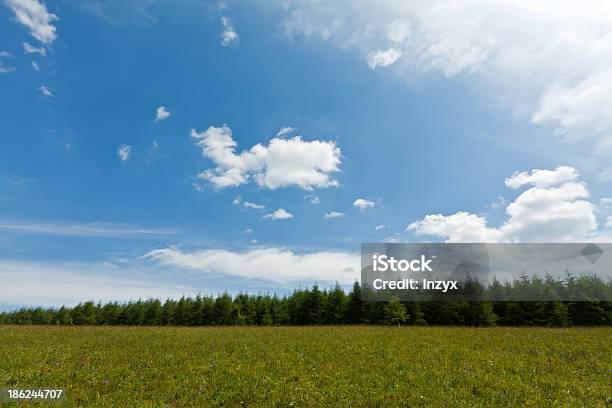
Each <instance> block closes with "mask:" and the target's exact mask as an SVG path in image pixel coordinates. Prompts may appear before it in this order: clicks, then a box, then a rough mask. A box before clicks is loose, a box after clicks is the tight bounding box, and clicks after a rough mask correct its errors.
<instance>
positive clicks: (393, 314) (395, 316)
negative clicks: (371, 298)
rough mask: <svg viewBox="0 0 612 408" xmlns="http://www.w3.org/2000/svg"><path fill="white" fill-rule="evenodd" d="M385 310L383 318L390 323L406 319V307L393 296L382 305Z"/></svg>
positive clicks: (398, 323) (398, 322) (397, 322)
mask: <svg viewBox="0 0 612 408" xmlns="http://www.w3.org/2000/svg"><path fill="white" fill-rule="evenodd" d="M384 310H385V320H386V321H387V322H389V323H391V324H397V325H398V326H399V325H400V323H404V322H405V321H406V320H407V319H408V314H407V313H406V308H405V307H404V305H402V303H401V302H400V301H399V300H398V299H397V298H393V299H391V300H390V301H389V303H387V304H386V305H385V307H384Z"/></svg>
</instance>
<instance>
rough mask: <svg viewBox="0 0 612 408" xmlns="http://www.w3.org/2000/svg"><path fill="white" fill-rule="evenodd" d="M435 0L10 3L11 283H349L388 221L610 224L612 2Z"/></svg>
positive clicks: (8, 299) (434, 231) (6, 133)
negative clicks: (364, 249)
mask: <svg viewBox="0 0 612 408" xmlns="http://www.w3.org/2000/svg"><path fill="white" fill-rule="evenodd" d="M434 3H436V6H437V7H438V8H437V9H436V10H437V11H435V12H434V10H433V9H432V7H433V6H431V5H429V4H428V3H418V2H417V3H415V4H412V5H405V4H402V2H394V1H388V2H383V4H382V5H381V7H380V8H376V9H371V10H370V9H369V8H371V7H372V6H371V5H368V3H366V2H363V3H362V2H354V3H346V2H341V1H330V2H329V3H328V4H327V5H326V7H322V6H321V5H320V4H318V3H316V2H309V1H294V2H287V3H284V2H281V1H278V2H275V1H263V0H262V1H255V2H226V3H220V2H209V3H205V2H195V1H187V0H185V1H172V2H162V1H154V0H147V1H144V0H141V1H138V0H133V1H117V2H103V1H99V2H97V1H92V2H87V3H86V4H85V5H84V4H83V3H82V2H77V1H47V2H46V3H42V2H40V1H38V0H4V1H3V5H2V7H0V52H1V53H2V54H0V72H2V73H1V74H0V106H1V109H0V138H1V141H2V149H0V279H2V281H3V285H2V286H3V287H4V289H0V303H2V304H4V305H16V304H63V303H74V302H76V301H78V300H80V299H84V298H95V299H109V298H120V299H127V298H133V297H139V296H142V297H147V296H162V297H163V296H178V295H181V294H193V293H197V292H200V291H201V292H215V291H220V290H225V289H227V290H230V291H239V290H251V291H266V290H272V291H283V290H287V289H288V288H292V287H296V286H299V285H304V284H309V283H312V282H314V281H317V282H320V283H322V284H324V285H325V284H330V283H331V282H334V281H336V280H338V281H340V282H341V283H343V284H349V283H350V282H352V280H353V279H355V278H357V277H358V257H357V256H356V253H357V252H358V251H359V245H360V243H361V242H368V241H369V242H379V241H383V240H387V241H440V240H447V241H471V242H474V241H503V242H517V241H521V242H523V241H524V242H528V241H537V242H552V241H578V240H580V241H582V240H597V241H604V240H606V241H607V240H609V237H610V226H612V222H611V220H612V219H610V218H608V217H609V214H611V211H610V209H611V207H612V200H610V199H609V198H608V196H610V195H611V194H610V180H612V171H611V170H610V169H611V168H610V167H609V162H610V161H609V158H610V153H611V152H612V148H611V147H612V140H611V139H610V135H612V132H611V131H612V118H611V117H610V113H609V112H608V111H606V110H605V109H603V108H601V106H603V105H605V103H606V101H609V97H606V95H607V93H606V92H605V91H606V90H607V89H610V88H611V87H612V85H611V83H612V61H611V59H610V57H609V56H608V55H607V53H606V52H604V51H602V50H605V49H609V48H606V45H610V42H611V41H612V40H611V39H612V32H611V31H610V25H609V24H608V23H609V22H610V21H611V16H612V13H611V12H610V10H609V9H608V8H606V6H602V5H599V4H598V3H597V2H593V3H591V2H587V3H585V4H583V5H580V6H579V8H577V9H576V7H578V6H574V8H572V7H569V6H568V7H561V8H559V9H557V10H555V11H554V12H551V9H550V8H546V6H544V5H542V6H541V7H539V6H538V7H536V6H533V5H531V6H530V5H529V4H528V3H525V4H521V2H519V3H517V5H513V3H512V2H507V3H506V2H500V3H499V4H498V5H496V6H490V5H489V6H486V7H485V6H484V5H483V4H480V3H479V2H477V1H470V2H465V4H464V5H462V6H457V5H453V4H452V3H449V2H445V1H439V2H434ZM544 3H546V2H544ZM548 6H550V7H552V3H550V4H548ZM601 7H603V8H604V9H605V10H601V9H600V8H601ZM20 16H21V17H23V16H25V17H27V18H26V19H24V18H21V19H20ZM54 16H55V17H54ZM470 16H472V17H470ZM474 16H475V17H474ZM491 17H496V18H500V19H501V22H502V23H500V25H499V26H491V25H490V24H489V23H487V21H489V20H491ZM540 23H541V24H540ZM364 27H365V28H364ZM516 27H522V28H523V31H521V34H520V35H514V34H513V33H514V32H515V29H516ZM593 27H595V28H593ZM543 32H545V33H546V34H545V35H543V34H542V33H543ZM530 36H531V39H533V38H535V39H537V40H535V41H529V40H530ZM552 40H557V41H552ZM24 43H27V44H28V45H24ZM526 44H528V45H526ZM551 44H553V45H551ZM572 46H573V47H574V48H572ZM568 49H573V50H576V51H575V52H577V53H578V54H579V55H580V56H581V59H580V61H576V62H574V61H575V60H576V58H577V57H575V56H574V55H573V54H572V52H570V51H568ZM42 54H44V55H42ZM559 61H564V62H565V63H564V64H559V63H558V62H559ZM33 63H35V64H33ZM160 107H164V111H165V112H168V113H169V115H168V114H166V115H162V117H160V118H158V119H156V112H157V110H158V109H159V108H160ZM224 125H226V127H225V128H224V127H223V126H224ZM283 128H291V130H285V131H284V132H281V129H283ZM224 129H225V130H224ZM230 129H231V134H230V133H229V132H230ZM192 130H194V132H195V133H192ZM193 135H195V136H193ZM298 137H299V138H298ZM228 138H229V139H228ZM228 140H229V142H228ZM227 143H230V146H229V147H228V145H227ZM232 143H233V144H235V146H234V145H233V144H232ZM258 144H260V146H259V147H257V148H255V149H256V150H257V149H259V150H258V152H257V153H253V152H254V151H253V150H251V148H253V146H256V145H258ZM232 146H233V147H232ZM122 147H123V150H121V149H122ZM232 148H233V150H232ZM241 152H247V153H244V154H243V155H241ZM215 169H216V170H215ZM207 170H209V172H208V173H206V171H207ZM229 174H231V175H233V176H232V177H234V176H236V175H237V176H236V177H238V178H239V179H240V180H241V181H236V180H237V179H236V178H235V177H234V178H232V177H229V176H228V175H229ZM211 175H212V176H211ZM219 175H221V176H222V177H223V180H225V181H224V183H225V182H226V181H227V180H229V179H231V180H233V181H232V183H233V184H231V183H230V184H231V185H225V184H224V185H220V184H219V181H218V180H219V179H214V177H213V176H219ZM215 180H217V181H215ZM315 197H316V198H315ZM358 199H361V200H360V201H356V200H358ZM245 203H250V204H245ZM360 203H361V204H362V205H361V206H360V205H359V204H360ZM252 204H255V205H252ZM260 206H263V208H253V207H260ZM281 210H282V211H281ZM274 214H276V215H277V216H274ZM279 214H280V215H281V217H279V216H278V215H279ZM283 214H284V217H283V216H282V215H283ZM326 215H327V217H326Z"/></svg>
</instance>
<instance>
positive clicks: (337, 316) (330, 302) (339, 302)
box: [323, 282, 346, 324]
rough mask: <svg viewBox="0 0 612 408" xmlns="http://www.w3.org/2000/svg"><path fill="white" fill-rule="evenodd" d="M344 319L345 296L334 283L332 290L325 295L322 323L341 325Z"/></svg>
mask: <svg viewBox="0 0 612 408" xmlns="http://www.w3.org/2000/svg"><path fill="white" fill-rule="evenodd" d="M345 319H346V295H345V294H344V291H343V290H342V288H341V287H340V285H339V284H338V282H336V285H335V286H334V288H333V289H332V290H331V291H330V292H329V293H328V294H327V301H326V302H325V305H324V307H323V322H324V323H326V324H341V323H343V322H344V321H345Z"/></svg>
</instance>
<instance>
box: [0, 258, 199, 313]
mask: <svg viewBox="0 0 612 408" xmlns="http://www.w3.org/2000/svg"><path fill="white" fill-rule="evenodd" d="M127 276H130V277H131V278H126V277H127ZM0 281H2V285H0V299H2V303H4V304H7V305H24V304H25V305H49V306H61V305H74V304H77V303H79V302H82V301H84V300H87V299H93V300H95V301H98V300H99V301H103V302H106V301H127V300H130V299H139V298H140V299H147V298H150V297H153V298H158V299H164V298H168V297H171V298H179V297H181V296H183V295H195V294H197V293H198V292H200V291H201V290H202V288H199V289H196V288H192V287H188V286H181V285H177V284H176V283H174V282H173V283H168V282H163V281H161V280H160V279H159V274H151V275H149V276H142V273H141V271H140V270H138V268H129V267H128V268H127V269H125V268H122V270H121V272H120V276H119V273H118V271H117V267H116V266H114V265H111V264H109V263H107V262H102V263H97V264H91V263H89V264H84V263H69V262H64V263H34V262H13V261H4V260H0Z"/></svg>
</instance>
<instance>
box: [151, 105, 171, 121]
mask: <svg viewBox="0 0 612 408" xmlns="http://www.w3.org/2000/svg"><path fill="white" fill-rule="evenodd" d="M169 117H170V112H168V111H167V110H166V107H165V106H160V107H159V108H157V110H156V111H155V121H156V122H158V121H160V120H164V119H168V118H169Z"/></svg>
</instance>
